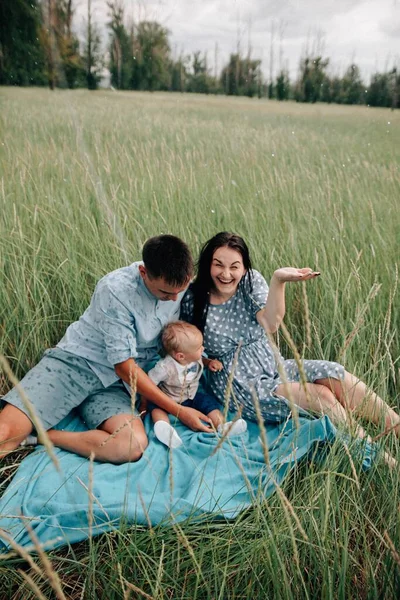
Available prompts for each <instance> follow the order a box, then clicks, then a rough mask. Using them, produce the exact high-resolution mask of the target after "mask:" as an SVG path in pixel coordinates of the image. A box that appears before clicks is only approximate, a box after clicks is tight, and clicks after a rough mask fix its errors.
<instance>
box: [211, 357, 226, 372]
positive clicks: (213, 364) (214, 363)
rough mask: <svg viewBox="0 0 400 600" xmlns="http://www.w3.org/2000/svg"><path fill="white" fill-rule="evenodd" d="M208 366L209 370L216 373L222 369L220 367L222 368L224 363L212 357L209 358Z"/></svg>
mask: <svg viewBox="0 0 400 600" xmlns="http://www.w3.org/2000/svg"><path fill="white" fill-rule="evenodd" d="M208 368H209V369H210V371H212V372H213V373H216V372H217V371H222V369H223V368H224V365H223V364H222V362H221V361H219V360H217V359H216V358H213V359H212V360H210V362H209V363H208Z"/></svg>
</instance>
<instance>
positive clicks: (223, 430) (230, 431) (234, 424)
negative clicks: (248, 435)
mask: <svg viewBox="0 0 400 600" xmlns="http://www.w3.org/2000/svg"><path fill="white" fill-rule="evenodd" d="M217 431H218V433H219V434H220V435H226V436H227V437H231V436H234V435H240V434H241V433H244V432H245V431H247V423H246V421H245V420H244V419H238V420H237V421H228V422H227V423H221V425H218V430H217Z"/></svg>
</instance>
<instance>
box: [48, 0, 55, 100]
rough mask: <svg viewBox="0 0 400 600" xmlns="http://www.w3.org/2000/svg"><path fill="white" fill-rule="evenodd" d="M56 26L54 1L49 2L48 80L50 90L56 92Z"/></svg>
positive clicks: (49, 0)
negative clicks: (54, 43)
mask: <svg viewBox="0 0 400 600" xmlns="http://www.w3.org/2000/svg"><path fill="white" fill-rule="evenodd" d="M54 24H55V7H54V0H48V45H47V62H48V71H49V73H48V79H49V88H50V89H51V90H54V88H55V79H56V77H55V65H54V52H53V38H54Z"/></svg>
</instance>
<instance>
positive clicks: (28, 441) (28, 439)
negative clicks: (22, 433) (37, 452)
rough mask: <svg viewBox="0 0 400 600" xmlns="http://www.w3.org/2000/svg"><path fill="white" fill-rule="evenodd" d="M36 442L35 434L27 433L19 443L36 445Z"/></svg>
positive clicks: (21, 444)
mask: <svg viewBox="0 0 400 600" xmlns="http://www.w3.org/2000/svg"><path fill="white" fill-rule="evenodd" d="M37 444H38V439H37V437H36V435H31V434H30V435H28V436H27V437H26V438H25V439H24V440H22V442H21V443H20V446H37Z"/></svg>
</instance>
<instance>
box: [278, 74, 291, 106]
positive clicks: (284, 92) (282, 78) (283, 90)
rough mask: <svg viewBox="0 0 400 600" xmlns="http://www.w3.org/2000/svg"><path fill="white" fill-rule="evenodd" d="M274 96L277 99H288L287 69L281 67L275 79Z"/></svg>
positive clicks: (288, 82) (288, 81)
mask: <svg viewBox="0 0 400 600" xmlns="http://www.w3.org/2000/svg"><path fill="white" fill-rule="evenodd" d="M275 89H276V97H277V99H278V100H288V99H289V96H290V80H289V74H288V72H287V71H285V70H284V69H282V71H281V72H280V73H279V75H278V77H277V79H276V86H275Z"/></svg>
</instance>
